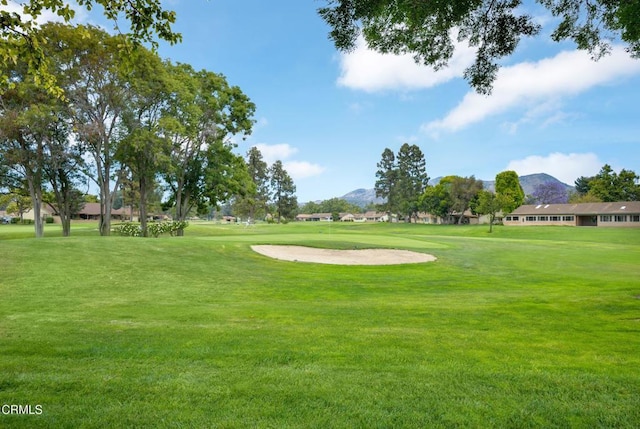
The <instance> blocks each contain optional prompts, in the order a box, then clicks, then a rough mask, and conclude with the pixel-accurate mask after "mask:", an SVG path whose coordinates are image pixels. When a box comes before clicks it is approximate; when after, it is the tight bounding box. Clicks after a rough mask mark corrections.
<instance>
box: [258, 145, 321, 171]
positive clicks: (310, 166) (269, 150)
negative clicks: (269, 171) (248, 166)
mask: <svg viewBox="0 0 640 429" xmlns="http://www.w3.org/2000/svg"><path fill="white" fill-rule="evenodd" d="M255 147H256V148H257V149H258V150H259V151H260V153H261V154H262V159H263V160H264V161H265V162H266V163H267V164H269V165H272V164H273V163H274V162H275V161H278V160H279V161H282V166H283V167H284V169H285V170H287V173H289V175H290V176H291V178H292V179H294V180H299V179H306V178H308V177H313V176H319V175H320V174H322V173H324V171H325V168H324V167H322V166H321V165H318V164H314V163H311V162H308V161H296V160H289V158H291V157H292V156H293V155H295V154H296V153H297V152H298V149H297V148H295V147H292V146H290V145H289V144H287V143H282V144H275V145H268V144H264V143H260V144H257V145H255Z"/></svg>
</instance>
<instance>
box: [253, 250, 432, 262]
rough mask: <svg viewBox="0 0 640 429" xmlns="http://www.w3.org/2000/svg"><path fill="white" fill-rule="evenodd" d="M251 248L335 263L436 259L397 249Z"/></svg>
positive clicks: (282, 257) (296, 258)
mask: <svg viewBox="0 0 640 429" xmlns="http://www.w3.org/2000/svg"><path fill="white" fill-rule="evenodd" d="M251 248H252V249H253V250H254V251H256V252H258V253H260V254H262V255H265V256H269V257H271V258H275V259H280V260H283V261H297V262H316V263H318V264H334V265H394V264H418V263H422V262H432V261H435V260H436V257H435V256H433V255H427V254H426V253H418V252H411V251H409V250H397V249H361V250H335V249H317V248H314V247H303V246H273V245H256V246H251Z"/></svg>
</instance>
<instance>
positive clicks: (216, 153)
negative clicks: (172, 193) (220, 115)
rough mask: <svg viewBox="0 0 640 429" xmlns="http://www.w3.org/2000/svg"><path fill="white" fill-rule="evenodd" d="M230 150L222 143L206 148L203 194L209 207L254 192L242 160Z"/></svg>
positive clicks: (228, 146) (230, 146)
mask: <svg viewBox="0 0 640 429" xmlns="http://www.w3.org/2000/svg"><path fill="white" fill-rule="evenodd" d="M232 149H233V146H232V145H230V144H228V143H224V142H222V141H217V142H215V143H214V144H212V145H210V146H209V147H208V148H207V158H206V171H205V176H204V188H203V193H204V196H205V197H206V201H207V203H208V204H209V205H210V206H213V207H217V206H218V205H219V204H221V203H226V202H229V201H230V200H231V199H232V198H233V197H234V196H240V197H243V196H246V195H248V194H251V193H253V192H254V191H255V185H254V183H253V181H252V180H251V176H250V175H249V171H248V170H247V165H246V163H245V162H244V159H243V158H242V156H240V155H236V154H235V153H233V151H232ZM294 192H295V188H294Z"/></svg>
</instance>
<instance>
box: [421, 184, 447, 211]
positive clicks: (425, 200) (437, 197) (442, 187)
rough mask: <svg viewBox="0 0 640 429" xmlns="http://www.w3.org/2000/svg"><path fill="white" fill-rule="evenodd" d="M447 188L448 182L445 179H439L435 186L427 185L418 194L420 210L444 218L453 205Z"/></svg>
mask: <svg viewBox="0 0 640 429" xmlns="http://www.w3.org/2000/svg"><path fill="white" fill-rule="evenodd" d="M449 188H450V184H449V183H448V182H447V181H446V180H445V181H440V183H438V184H437V185H435V186H429V187H427V189H425V191H424V193H423V194H422V195H421V196H420V207H421V208H422V210H424V211H425V212H427V213H430V214H432V215H435V216H438V217H440V218H442V219H445V220H446V219H447V218H448V216H449V214H450V213H451V209H452V207H453V201H452V200H451V194H450V192H449Z"/></svg>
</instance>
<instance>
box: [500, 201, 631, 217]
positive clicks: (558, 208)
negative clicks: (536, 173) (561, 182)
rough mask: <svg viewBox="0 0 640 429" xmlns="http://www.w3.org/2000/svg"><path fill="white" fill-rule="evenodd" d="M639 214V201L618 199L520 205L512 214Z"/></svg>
mask: <svg viewBox="0 0 640 429" xmlns="http://www.w3.org/2000/svg"><path fill="white" fill-rule="evenodd" d="M630 213H633V214H640V201H619V202H612V203H580V204H537V205H533V204H531V205H524V206H520V207H518V208H517V209H515V210H514V211H513V212H511V214H512V215H520V216H526V215H578V216H580V215H582V216H588V215H600V214H630Z"/></svg>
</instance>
